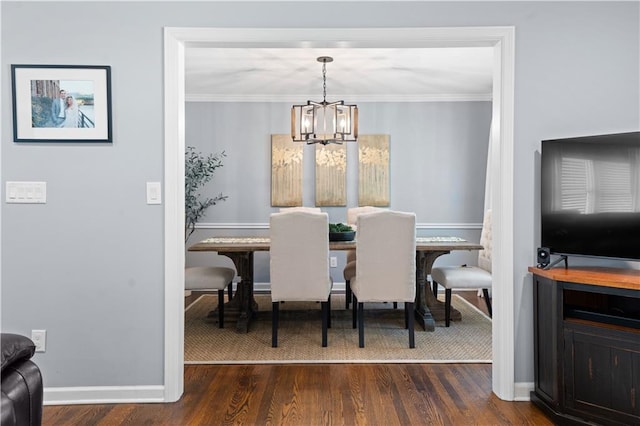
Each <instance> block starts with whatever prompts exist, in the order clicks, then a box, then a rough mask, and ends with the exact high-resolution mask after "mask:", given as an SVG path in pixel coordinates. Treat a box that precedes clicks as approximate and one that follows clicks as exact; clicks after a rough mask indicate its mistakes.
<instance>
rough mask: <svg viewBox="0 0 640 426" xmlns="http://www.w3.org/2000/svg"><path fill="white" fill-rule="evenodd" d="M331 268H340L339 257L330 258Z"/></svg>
mask: <svg viewBox="0 0 640 426" xmlns="http://www.w3.org/2000/svg"><path fill="white" fill-rule="evenodd" d="M329 266H331V267H332V268H337V267H338V258H337V257H333V256H332V257H330V258H329Z"/></svg>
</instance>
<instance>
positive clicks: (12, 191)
mask: <svg viewBox="0 0 640 426" xmlns="http://www.w3.org/2000/svg"><path fill="white" fill-rule="evenodd" d="M5 200H6V202H7V203H12V204H13V203H16V204H45V203H46V202H47V182H9V181H7V183H6V186H5Z"/></svg>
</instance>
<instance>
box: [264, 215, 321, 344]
mask: <svg viewBox="0 0 640 426" xmlns="http://www.w3.org/2000/svg"><path fill="white" fill-rule="evenodd" d="M270 236H271V248H270V256H271V260H270V269H271V301H272V304H271V305H272V317H271V320H272V334H271V346H272V347H274V348H275V347H277V346H278V321H279V308H280V302H283V301H308V302H321V307H322V347H326V346H327V328H328V327H329V326H330V319H329V316H330V310H331V304H330V296H331V287H332V286H333V281H332V280H331V275H330V273H329V216H328V214H327V213H316V212H309V211H288V212H283V213H273V214H271V220H270Z"/></svg>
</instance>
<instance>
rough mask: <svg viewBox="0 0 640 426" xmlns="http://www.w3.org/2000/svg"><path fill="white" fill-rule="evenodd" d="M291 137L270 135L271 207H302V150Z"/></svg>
mask: <svg viewBox="0 0 640 426" xmlns="http://www.w3.org/2000/svg"><path fill="white" fill-rule="evenodd" d="M303 147H304V145H303V144H299V143H293V141H292V140H291V135H289V134H282V135H279V134H276V135H271V205H272V206H273V207H294V206H301V205H302V164H303V163H302V148H303Z"/></svg>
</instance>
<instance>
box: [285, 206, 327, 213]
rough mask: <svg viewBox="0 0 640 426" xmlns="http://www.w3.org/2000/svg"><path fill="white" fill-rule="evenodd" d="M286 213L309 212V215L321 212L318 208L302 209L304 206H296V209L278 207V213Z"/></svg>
mask: <svg viewBox="0 0 640 426" xmlns="http://www.w3.org/2000/svg"><path fill="white" fill-rule="evenodd" d="M286 212H311V213H321V212H322V210H321V209H320V207H304V206H296V207H280V213H286Z"/></svg>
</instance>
